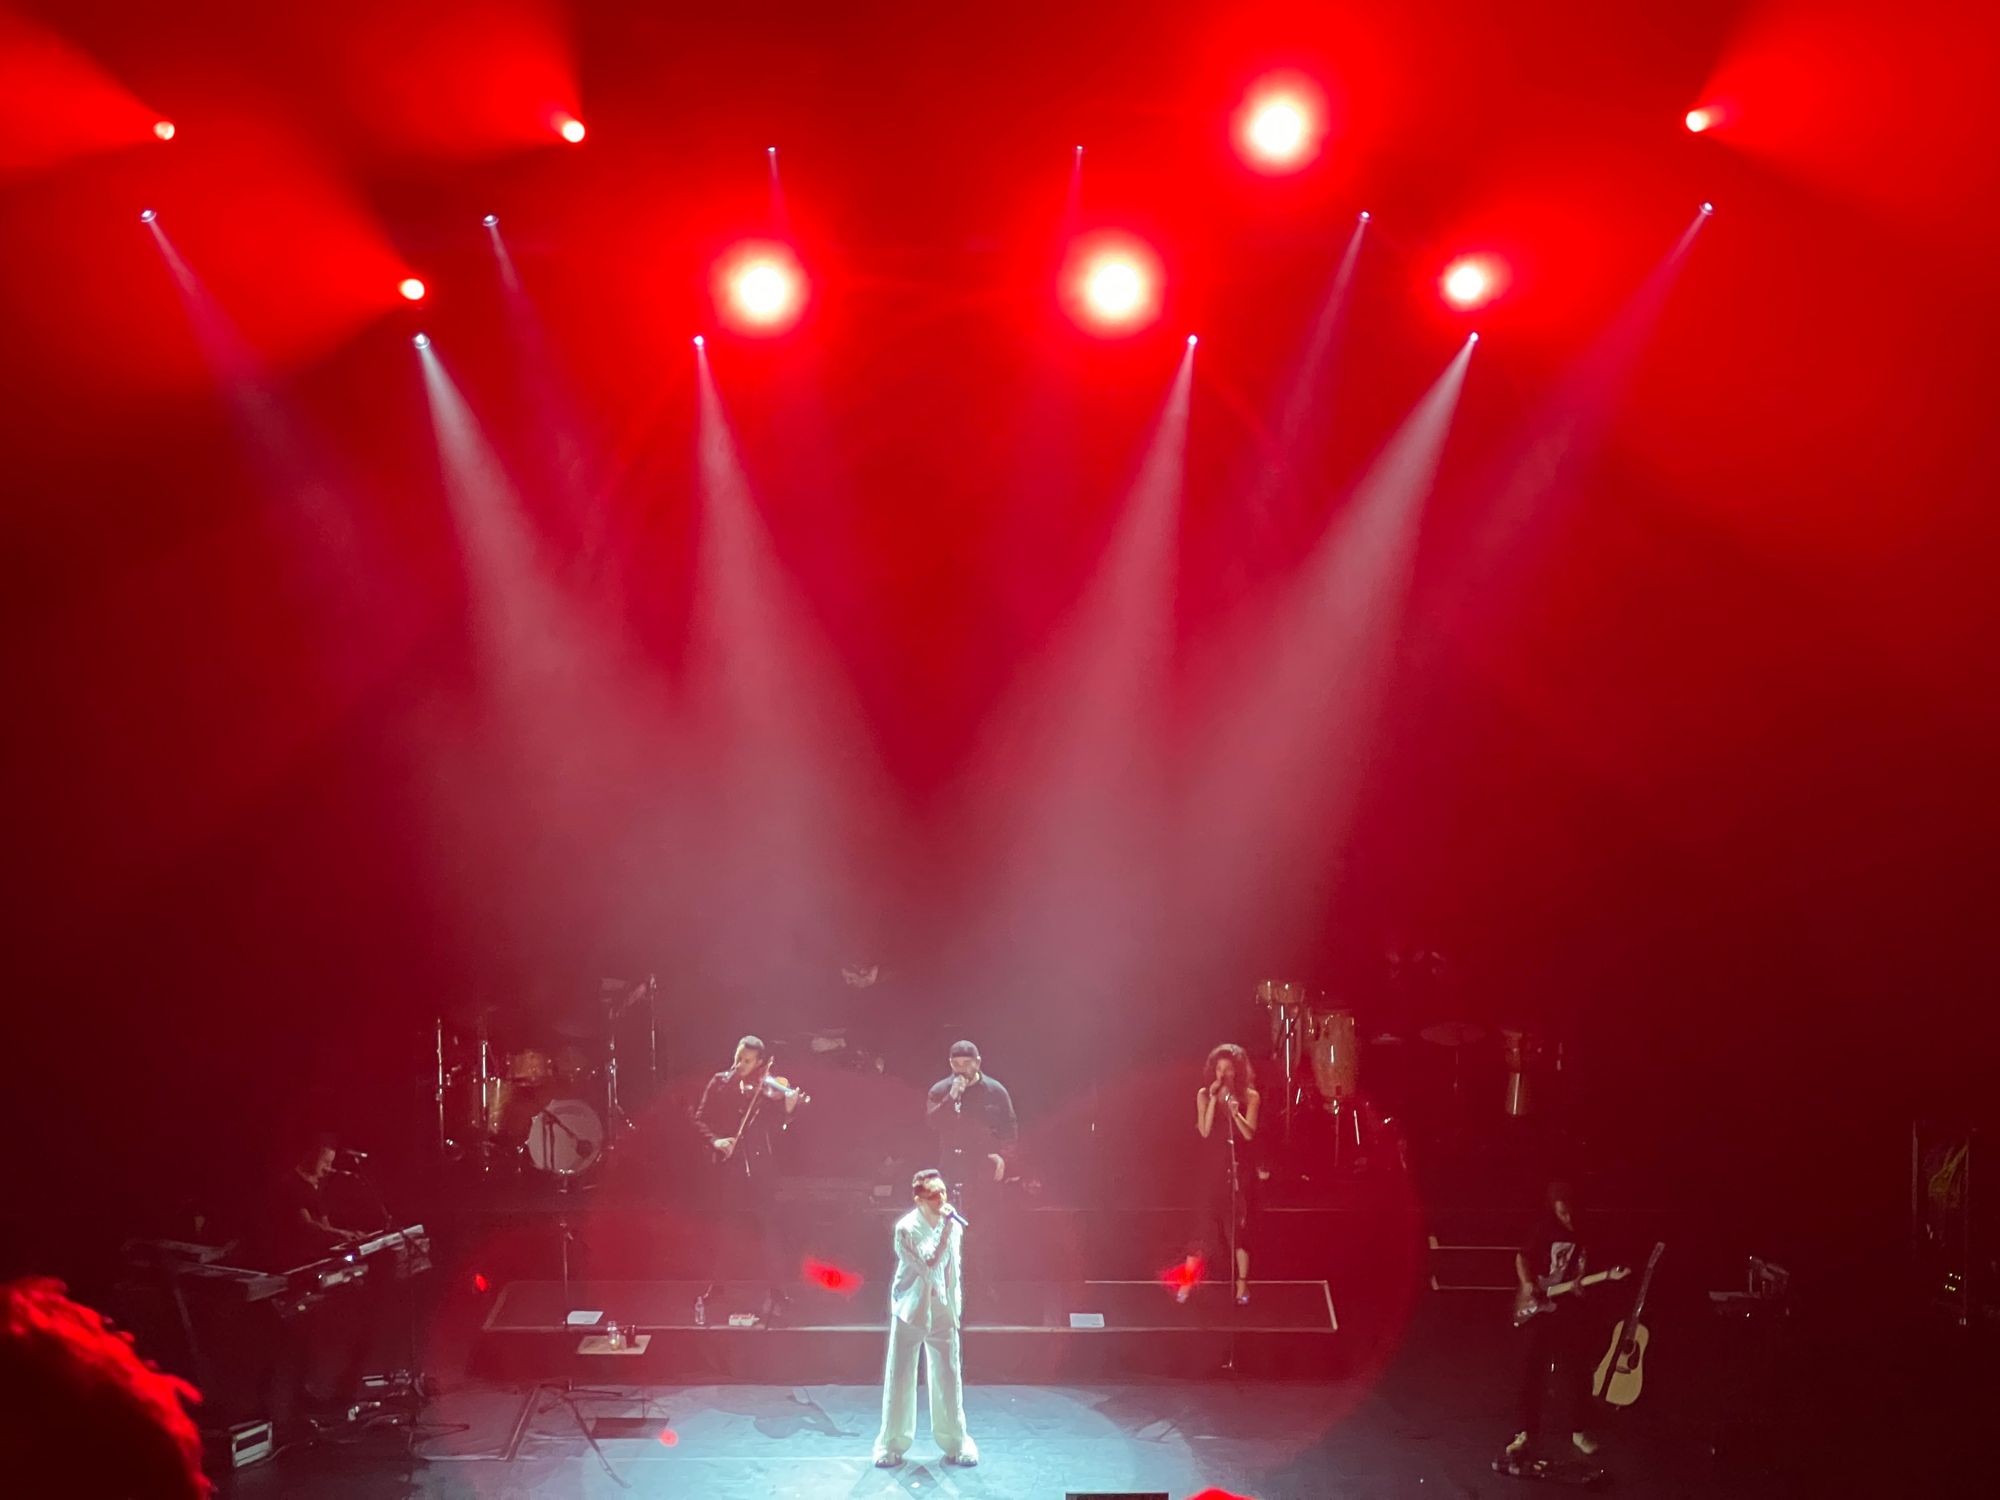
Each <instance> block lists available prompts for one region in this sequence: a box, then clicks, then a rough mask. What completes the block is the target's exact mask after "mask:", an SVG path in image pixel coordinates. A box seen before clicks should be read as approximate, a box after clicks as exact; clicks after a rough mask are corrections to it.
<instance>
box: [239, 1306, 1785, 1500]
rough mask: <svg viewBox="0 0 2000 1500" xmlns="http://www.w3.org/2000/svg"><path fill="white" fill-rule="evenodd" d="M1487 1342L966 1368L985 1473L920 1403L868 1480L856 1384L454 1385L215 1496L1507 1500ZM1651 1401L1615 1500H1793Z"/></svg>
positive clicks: (1505, 1400)
mask: <svg viewBox="0 0 2000 1500" xmlns="http://www.w3.org/2000/svg"><path fill="white" fill-rule="evenodd" d="M1496 1323H1497V1324H1498V1325H1499V1326H1496ZM1504 1324H1505V1319H1504V1317H1502V1318H1499V1319H1497V1320H1496V1319H1495V1318H1494V1317H1493V1315H1492V1308H1491V1307H1490V1306H1488V1305H1486V1304H1485V1303H1484V1302H1479V1303H1473V1302H1464V1301H1453V1300H1446V1299H1431V1300H1427V1301H1426V1302H1424V1303H1422V1304H1420V1306H1419V1308H1418V1309H1417V1311H1416V1315H1415V1316H1414V1317H1413V1318H1412V1319H1411V1321H1410V1323H1409V1324H1408V1325H1407V1326H1406V1327H1405V1328H1404V1329H1403V1330H1402V1331H1401V1337H1400V1338H1398V1339H1397V1340H1396V1341H1395V1347H1394V1350H1393V1353H1390V1354H1388V1355H1387V1357H1386V1358H1385V1359H1384V1360H1382V1361H1381V1362H1379V1363H1373V1364H1372V1365H1371V1366H1370V1367H1365V1368H1362V1369H1359V1370H1357V1371H1356V1373H1355V1374H1353V1375H1351V1376H1348V1377H1346V1378H1343V1379H1340V1380H1337V1381H1255V1380H1242V1379H1229V1378H1220V1379H1214V1378H1207V1379H1199V1380H1166V1381H1153V1382H1149V1383H1143V1384H1141V1383H1132V1382H1122V1383H1114V1382H1105V1383H1088V1384H1081V1383H1067V1384H1045V1385H1001V1384H990V1383H981V1382H980V1380H979V1371H978V1369H977V1367H976V1366H974V1365H972V1364H970V1363H969V1364H968V1370H967V1374H968V1376H969V1377H970V1383H969V1385H968V1387H967V1391H966V1407H967V1418H968V1424H969V1426H970V1428H971V1430H972V1433H973V1435H974V1437H975V1438H976V1439H977V1440H978V1442H979V1444H980V1449H981V1453H982V1457H983V1462H982V1463H981V1464H980V1466H979V1467H978V1468H976V1469H970V1470H961V1469H956V1468H947V1467H946V1466H945V1465H943V1464H942V1463H941V1462H939V1460H938V1454H937V1450H936V1449H935V1447H934V1446H932V1444H931V1443H930V1441H929V1437H928V1415H927V1412H926V1411H925V1403H924V1402H923V1401H922V1400H921V1399H920V1400H919V1403H918V1405H919V1411H920V1416H919V1423H918V1438H917V1444H916V1446H915V1448H914V1449H912V1452H911V1460H910V1462H909V1463H907V1464H906V1465H905V1466H904V1467H903V1468H902V1469H900V1470H893V1471H882V1470H877V1469H875V1468H873V1467H872V1466H871V1464H870V1463H869V1454H870V1445H871V1444H872V1442H873V1439H874V1436H875V1431H876V1426H877V1423H878V1421H879V1413H880V1405H879V1403H880V1391H879V1388H878V1387H877V1386H874V1385H872V1384H870V1385H769V1384H763V1385H746V1384H728V1385H688V1384H681V1385H648V1386H637V1385H619V1384H617V1383H615V1382H611V1381H607V1382H605V1383H603V1384H601V1385H594V1386H592V1387H590V1388H588V1389H587V1390H585V1389H581V1388H580V1389H579V1390H578V1392H577V1393H576V1394H575V1396H574V1415H573V1414H572V1406H571V1404H570V1402H569V1401H567V1400H565V1399H564V1396H563V1394H562V1393H561V1391H560V1388H559V1387H549V1386H542V1387H537V1386H532V1385H527V1384H513V1385H503V1384H498V1383H482V1382H461V1383H459V1384H457V1385H456V1386H453V1387H452V1388H450V1389H449V1390H448V1392H447V1393H446V1394H445V1395H443V1396H442V1397H440V1398H438V1399H437V1400H436V1401H434V1402H433V1403H432V1404H431V1406H430V1408H429V1409H428V1410H427V1412H426V1413H425V1420H424V1425H423V1427H422V1428H421V1429H420V1430H419V1431H418V1433H417V1434H416V1439H417V1440H416V1442H415V1444H414V1446H413V1447H412V1448H410V1449H409V1450H408V1451H406V1450H405V1444H404V1438H403V1435H402V1434H400V1433H398V1432H395V1431H393V1430H387V1431H378V1432H375V1433H372V1434H367V1435H365V1436H363V1437H361V1438H359V1439H357V1440H355V1441H353V1442H352V1443H350V1444H348V1445H345V1446H334V1445H325V1446H322V1447H321V1448H319V1449H316V1450H312V1451H305V1452H298V1453H292V1454H286V1455H281V1456H280V1458H279V1459H278V1460H277V1461H276V1462H275V1463H273V1464H271V1465H268V1466H265V1467H263V1468H261V1469H257V1470H249V1471H245V1472H244V1473H243V1474H242V1475H239V1476H238V1477H237V1479H236V1482H235V1483H234V1484H233V1485H231V1486H230V1488H229V1490H228V1493H230V1494H234V1495H242V1496H257V1497H265V1496H273V1497H274V1496H284V1497H286V1500H321V1497H327V1500H331V1497H336V1496H337V1497H355V1500H389V1497H406V1496H422V1497H430V1496H451V1497H463V1500H500V1497H509V1500H530V1497H533V1500H540V1497H544V1496H547V1497H556V1496H561V1497H600V1496H614V1495H616V1496H699V1497H703V1500H737V1497H746V1500H747V1497H754V1500H777V1497H795V1496H796V1497H819V1496H837V1497H843V1500H873V1497H881V1500H889V1497H895V1496H910V1495H915V1496H921V1495H928V1494H931V1493H938V1494H942V1495H955V1496H983V1497H991V1500H1044V1497H1046V1500H1063V1497H1064V1496H1065V1495H1066V1494H1068V1493H1069V1492H1071V1491H1078V1490H1081V1491H1093V1490H1094V1491H1111V1492H1121V1491H1122V1492H1131V1491H1141V1492H1144V1491H1148V1490H1151V1491H1156V1492H1165V1493H1166V1494H1168V1495H1170V1496H1173V1497H1174V1500H1185V1497H1187V1496H1190V1495H1193V1494H1196V1493H1198V1492H1200V1491H1201V1490H1203V1489H1204V1488H1206V1487H1208V1486H1211V1485H1217V1486H1221V1487H1223V1488H1225V1489H1227V1490H1229V1491H1231V1492H1232V1493H1235V1494H1240V1495H1247V1496H1253V1497H1256V1500H1347V1497H1355V1500H1362V1497H1366V1500H1377V1497H1382V1500H1386V1497H1391V1496H1394V1497H1425V1496H1474V1495H1478V1496H1497V1495H1506V1494H1511V1493H1515V1492H1517V1491H1522V1489H1523V1487H1522V1486H1521V1484H1520V1482H1519V1481H1515V1480H1509V1479H1504V1478H1502V1477H1500V1476H1499V1475H1496V1474H1494V1473H1493V1472H1492V1470H1491V1468H1490V1467H1489V1465H1490V1463H1491V1461H1492V1459H1493V1457H1494V1456H1495V1454H1496V1453H1497V1452H1498V1450H1499V1448H1500V1446H1501V1444H1503V1443H1504V1442H1505V1441H1506V1439H1507V1437H1508V1435H1509V1431H1510V1428H1511V1418H1512V1406H1513V1400H1514V1394H1515V1391H1516V1389H1517V1383H1518V1380H1519V1366H1518V1363H1517V1359H1518V1348H1519V1346H1518V1344H1517V1343H1516V1342H1515V1341H1513V1340H1511V1339H1509V1338H1508V1337H1507V1336H1506V1335H1507V1334H1508V1333H1509V1332H1511V1330H1508V1329H1506V1328H1505V1326H1504ZM1663 1384H1665V1382H1663ZM1651 1394H1652V1393H1651V1392H1649V1395H1651ZM1660 1396H1661V1399H1660V1400H1659V1401H1658V1402H1657V1403H1656V1404H1654V1405H1652V1406H1650V1407H1649V1406H1648V1405H1647V1404H1646V1403H1644V1402H1642V1403H1641V1404H1640V1405H1639V1406H1637V1407H1634V1408H1632V1409H1630V1410H1628V1411H1621V1412H1607V1413H1605V1414H1604V1416H1605V1423H1604V1429H1605V1430H1604V1433H1603V1436H1604V1438H1605V1445H1604V1450H1603V1452H1602V1454H1601V1455H1600V1461H1601V1462H1603V1463H1604V1464H1605V1466H1606V1467H1607V1468H1608V1469H1609V1471H1610V1473H1611V1475H1612V1476H1613V1480H1614V1483H1615V1486H1616V1492H1617V1493H1618V1494H1620V1495H1625V1496H1692V1495H1702V1496H1726V1495H1744V1496H1751V1495H1757V1496H1763V1495H1774V1494H1787V1493H1795V1491H1793V1490H1792V1489H1790V1488H1789V1487H1788V1486H1781V1485H1774V1484H1773V1482H1772V1479H1771V1476H1770V1475H1769V1474H1768V1473H1766V1474H1764V1475H1761V1476H1760V1475H1757V1474H1755V1473H1748V1474H1746V1473H1744V1472H1743V1470H1742V1469H1741V1468H1740V1467H1725V1466H1723V1465H1719V1464H1718V1463H1717V1462H1716V1461H1715V1459H1714V1458H1713V1457H1712V1456H1711V1454H1710V1452H1709V1450H1708V1446H1707V1444H1706V1442H1705V1440H1704V1434H1703V1432H1702V1431H1701V1430H1700V1427H1699V1424H1698V1423H1696V1422H1695V1421H1694V1420H1692V1418H1693V1413H1692V1412H1691V1411H1690V1409H1689V1405H1688V1398H1687V1396H1686V1394H1685V1393H1684V1392H1674V1391H1671V1390H1663V1391H1662V1392H1661V1393H1660ZM579 1418H581V1419H582V1422H583V1423H585V1424H589V1423H593V1422H596V1421H599V1420H601V1419H606V1418H629V1419H634V1427H635V1430H636V1432H637V1433H638V1435H637V1436H618V1437H601V1438H600V1439H599V1446H600V1448H601V1450H602V1453H603V1459H602V1460H601V1461H600V1459H599V1458H598V1457H597V1456H596V1455H595V1454H593V1452H592V1450H591V1447H590V1444H589V1442H588V1441H587V1439H586V1438H585V1436H584V1433H583V1430H582V1428H581V1427H580V1426H579V1422H578V1419H579ZM662 1433H671V1435H672V1442H671V1444H669V1443H666V1442H662V1441H661V1437H660V1435H661V1434H662Z"/></svg>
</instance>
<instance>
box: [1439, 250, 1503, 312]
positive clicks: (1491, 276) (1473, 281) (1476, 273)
mask: <svg viewBox="0 0 2000 1500" xmlns="http://www.w3.org/2000/svg"><path fill="white" fill-rule="evenodd" d="M1505 282H1506V272H1505V269H1504V268H1503V267H1502V266H1501V264H1500V263H1499V262H1498V261H1497V260H1495V259H1493V258H1492V257H1491V256H1487V255H1466V256H1461V257H1459V259H1457V260H1455V261H1453V262H1452V263H1451V264H1450V265H1449V266H1447V267H1446V268H1445V273H1444V275H1443V277H1441V278H1440V279H1439V282H1438V288H1439V290H1440V291H1442V292H1443V293H1444V300H1445V301H1447V302H1449V303H1450V304H1451V305H1452V306H1453V307H1456V308H1460V309H1463V310H1466V311H1470V310H1471V309H1472V308H1475V307H1484V306H1485V305H1486V304H1487V303H1489V302H1491V301H1492V300H1493V299H1494V298H1495V297H1497V296H1499V295H1500V290H1501V287H1502V286H1503V285H1504V284H1505Z"/></svg>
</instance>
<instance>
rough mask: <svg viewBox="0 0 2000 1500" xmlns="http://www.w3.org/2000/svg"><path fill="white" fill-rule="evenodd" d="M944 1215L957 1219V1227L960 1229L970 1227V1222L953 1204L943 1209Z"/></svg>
mask: <svg viewBox="0 0 2000 1500" xmlns="http://www.w3.org/2000/svg"><path fill="white" fill-rule="evenodd" d="M944 1216H945V1217H946V1218H947V1219H956V1220H958V1227H959V1228H960V1229H970V1228H971V1227H972V1225H971V1224H970V1223H969V1222H967V1220H966V1217H965V1215H964V1214H962V1213H960V1212H959V1211H958V1209H957V1207H956V1206H953V1207H951V1208H947V1209H946V1210H945V1211H944Z"/></svg>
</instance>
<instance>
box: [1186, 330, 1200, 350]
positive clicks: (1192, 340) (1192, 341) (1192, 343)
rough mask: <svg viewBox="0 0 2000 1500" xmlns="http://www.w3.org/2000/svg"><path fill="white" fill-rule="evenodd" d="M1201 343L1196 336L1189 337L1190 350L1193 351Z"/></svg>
mask: <svg viewBox="0 0 2000 1500" xmlns="http://www.w3.org/2000/svg"><path fill="white" fill-rule="evenodd" d="M1200 342H1201V340H1200V339H1199V338H1198V337H1196V336H1195V335H1194V334H1192V333H1191V334H1189V335H1188V348H1190V349H1192V348H1193V347H1194V346H1195V345H1196V344H1199V343H1200Z"/></svg>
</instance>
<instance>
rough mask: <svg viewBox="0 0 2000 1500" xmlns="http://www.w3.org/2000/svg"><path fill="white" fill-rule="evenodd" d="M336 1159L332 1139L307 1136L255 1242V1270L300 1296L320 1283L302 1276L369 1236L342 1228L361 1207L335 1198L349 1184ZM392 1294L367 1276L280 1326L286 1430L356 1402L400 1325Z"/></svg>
mask: <svg viewBox="0 0 2000 1500" xmlns="http://www.w3.org/2000/svg"><path fill="white" fill-rule="evenodd" d="M338 1156H339V1153H338V1151H337V1149H336V1147H335V1143H334V1141H333V1139H332V1138H331V1137H328V1136H323V1135H320V1136H311V1137H308V1138H307V1139H306V1141H305V1143H304V1146H303V1148H302V1149H301V1150H299V1151H298V1152H297V1153H296V1154H295V1155H294V1157H293V1159H292V1162H291V1165H290V1166H289V1167H287V1168H286V1169H285V1170H284V1171H282V1172H280V1173H279V1174H278V1176H277V1178H276V1180H275V1182H274V1183H273V1184H272V1186H271V1189H270V1196H269V1198H268V1199H267V1201H266V1206H265V1212H264V1224H263V1227H262V1233H261V1234H259V1235H256V1236H253V1238H254V1239H260V1240H263V1241H265V1244H264V1245H263V1246H262V1247H260V1252H259V1253H260V1259H259V1260H257V1261H254V1262H253V1264H257V1265H261V1266H262V1267H264V1268H267V1269H269V1270H272V1271H277V1272H280V1273H284V1274H287V1275H290V1276H291V1277H292V1278H293V1280H294V1281H295V1283H297V1284H296V1285H295V1286H294V1287H293V1291H294V1292H298V1291H302V1290H307V1289H308V1288H309V1286H310V1284H311V1283H312V1281H313V1279H314V1278H312V1277H310V1276H307V1275H303V1274H302V1273H305V1272H308V1271H309V1270H310V1268H311V1267H312V1266H314V1265H315V1264H316V1263H320V1262H330V1263H333V1264H338V1260H337V1257H339V1256H340V1255H342V1254H343V1253H345V1252H347V1251H349V1250H350V1249H351V1247H353V1246H354V1245H355V1243H356V1242H357V1241H359V1240H361V1239H362V1238H363V1237H364V1236H365V1234H366V1231H363V1230H359V1229H354V1228H350V1227H348V1226H347V1225H346V1224H345V1223H344V1222H343V1220H344V1218H345V1217H347V1216H349V1215H354V1214H357V1213H358V1212H359V1210H358V1208H357V1207H356V1206H353V1205H348V1204H345V1203H343V1202H341V1201H340V1196H341V1195H338V1194H330V1191H329V1190H330V1189H331V1188H333V1187H334V1186H335V1185H336V1184H338V1183H339V1182H342V1181H344V1180H346V1179H344V1178H342V1177H341V1176H340V1175H339V1174H338V1173H336V1171H335V1163H336V1161H337V1159H338ZM393 1290H394V1283H393V1282H392V1281H391V1280H389V1279H388V1278H386V1277H383V1276H377V1275H362V1276H360V1277H358V1278H356V1280H355V1281H354V1282H352V1283H348V1284H345V1285H342V1286H340V1287H338V1288H337V1290H336V1291H335V1292H334V1293H333V1294H332V1295H331V1296H330V1297H328V1298H326V1299H325V1300H316V1301H315V1303H314V1305H311V1306H308V1307H306V1308H304V1309H303V1310H302V1311H301V1312H300V1313H299V1314H298V1315H297V1316H293V1317H289V1318H286V1319H284V1320H283V1321H282V1322H281V1323H280V1325H279V1329H278V1338H277V1345H276V1348H275V1351H274V1352H275V1355H276V1361H277V1363H276V1368H275V1370H274V1371H273V1372H272V1375H273V1386H272V1389H271V1393H270V1410H271V1414H272V1416H273V1419H274V1420H276V1421H278V1422H279V1424H280V1426H281V1427H289V1426H290V1425H291V1419H293V1418H294V1417H295V1416H296V1415H297V1414H298V1413H300V1412H301V1411H312V1410H318V1411H325V1412H332V1411H338V1410H339V1409H341V1408H343V1407H345V1406H346V1405H347V1404H348V1403H349V1402H351V1401H352V1400H353V1399H354V1395H355V1392H356V1390H357V1389H358V1388H359V1386H360V1383H361V1377H362V1372H363V1370H364V1368H365V1367H366V1366H367V1365H368V1364H369V1363H370V1361H371V1358H372V1356H373V1355H374V1354H375V1353H376V1352H377V1350H378V1348H379V1346H380V1345H381V1343H382V1342H383V1339H384V1336H385V1331H386V1330H387V1329H388V1328H389V1327H391V1326H392V1325H393V1323H394V1320H395V1308H394V1305H393Z"/></svg>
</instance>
